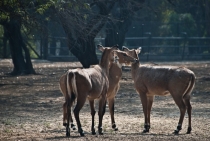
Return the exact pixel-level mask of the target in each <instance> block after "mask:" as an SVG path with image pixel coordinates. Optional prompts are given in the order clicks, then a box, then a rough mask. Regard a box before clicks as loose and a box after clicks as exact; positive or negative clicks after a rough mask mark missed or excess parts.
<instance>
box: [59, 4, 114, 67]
mask: <svg viewBox="0 0 210 141" xmlns="http://www.w3.org/2000/svg"><path fill="white" fill-rule="evenodd" d="M114 4H115V1H110V0H98V1H89V3H85V1H83V0H81V1H79V2H78V1H76V2H74V1H71V2H68V3H67V2H66V3H63V4H62V5H60V4H59V5H60V7H56V11H57V12H58V16H59V19H60V21H61V24H62V26H63V28H64V31H65V32H66V35H67V38H68V47H69V50H70V51H71V53H72V54H74V55H75V56H76V57H77V58H78V60H79V61H80V62H81V64H82V65H83V67H84V68H88V67H90V65H92V64H98V59H97V55H96V51H95V43H94V38H95V37H96V35H97V34H98V33H99V31H100V30H101V29H102V28H103V26H104V25H105V23H106V22H107V19H108V18H109V16H108V15H109V13H110V11H111V9H112V8H113V6H114Z"/></svg>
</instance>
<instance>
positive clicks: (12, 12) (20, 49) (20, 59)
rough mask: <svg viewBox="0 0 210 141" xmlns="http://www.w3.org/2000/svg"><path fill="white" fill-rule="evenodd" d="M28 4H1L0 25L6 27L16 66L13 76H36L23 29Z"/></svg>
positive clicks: (18, 1) (16, 1) (6, 36)
mask: <svg viewBox="0 0 210 141" xmlns="http://www.w3.org/2000/svg"><path fill="white" fill-rule="evenodd" d="M26 5H29V3H28V2H24V1H21V0H13V1H7V0H2V1H1V2H0V24H1V25H2V26H3V27H4V39H5V41H7V40H8V41H9V46H10V51H11V57H12V61H13V64H14V68H13V71H12V72H11V74H13V75H19V74H35V71H34V69H33V66H32V63H31V58H30V54H29V50H28V48H27V47H26V44H25V42H24V40H23V37H22V33H21V27H22V23H23V20H24V18H27V16H26V11H25V6H26Z"/></svg>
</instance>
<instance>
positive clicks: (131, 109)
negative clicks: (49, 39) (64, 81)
mask: <svg viewBox="0 0 210 141" xmlns="http://www.w3.org/2000/svg"><path fill="white" fill-rule="evenodd" d="M8 63H11V62H7V63H1V61H0V66H1V68H0V70H1V73H0V80H1V81H0V89H1V91H0V97H1V98H0V103H1V107H0V117H1V118H0V136H1V138H3V139H9V140H16V139H20V140H22V139H28V140H30V139H35V140H43V139H44V140H69V139H67V138H65V127H64V126H63V121H62V120H63V115H62V114H63V113H62V105H63V103H64V97H63V95H62V93H61V92H60V90H59V83H58V82H59V79H60V76H61V75H62V74H63V73H65V72H66V71H67V70H68V69H70V68H76V67H77V65H79V63H78V62H75V63H66V62H56V63H54V62H53V63H52V62H41V63H38V62H34V66H35V70H36V72H37V73H38V75H23V76H15V77H13V76H9V75H7V74H6V72H7V71H8V70H12V66H11V65H9V67H7V64H8ZM169 64H171V63H169ZM180 64H184V63H183V62H182V63H180ZM176 65H178V63H176ZM186 66H189V68H190V69H192V70H193V71H194V72H195V74H196V77H197V79H196V84H195V89H194V90H193V92H192V98H191V104H192V128H193V130H192V134H191V135H186V134H185V132H186V129H187V125H188V122H187V120H188V115H187V113H186V114H185V119H184V123H183V127H182V129H183V130H181V131H180V136H174V135H172V134H171V133H172V132H173V131H174V129H175V128H176V126H177V121H178V119H179V109H178V107H177V106H176V104H175V102H174V101H173V98H172V97H171V96H156V97H155V99H154V103H153V107H152V111H151V132H150V133H148V134H142V133H141V132H142V130H143V125H144V117H143V110H142V105H141V100H140V98H139V95H138V94H137V93H136V91H135V90H134V86H133V81H132V79H131V75H130V71H123V76H122V80H121V81H120V85H121V87H120V89H119V91H118V94H117V96H116V99H115V121H116V125H117V127H118V128H119V131H113V130H112V128H111V119H110V114H109V109H108V106H106V113H105V115H104V118H103V130H104V133H105V134H104V135H102V136H99V135H98V133H97V135H95V136H93V135H91V114H90V106H89V103H88V101H86V103H85V105H84V106H83V108H82V110H81V112H80V120H81V123H82V127H83V129H84V131H85V133H86V138H87V140H98V139H99V140H104V139H105V140H106V139H110V140H119V139H122V140H123V139H128V140H132V139H134V138H135V139H140V138H141V139H156V138H159V139H162V138H163V139H174V138H175V139H177V140H183V139H194V140H198V139H207V138H210V136H209V132H210V119H209V116H210V108H209V107H210V103H209V95H210V93H209V92H210V89H209V86H210V81H209V79H208V77H209V72H210V67H205V66H206V62H200V63H195V64H193V62H189V63H186ZM207 66H209V65H208V64H207ZM79 67H80V65H79ZM201 70H202V72H200V71H201ZM95 105H96V108H95V109H96V111H98V101H97V100H96V102H95ZM73 117H74V116H73ZM73 119H74V118H73ZM74 123H75V119H74ZM97 126H98V114H97V113H96V115H95V129H96V131H98V130H97ZM70 139H75V140H81V138H80V136H79V134H78V132H77V130H76V131H72V130H71V137H70Z"/></svg>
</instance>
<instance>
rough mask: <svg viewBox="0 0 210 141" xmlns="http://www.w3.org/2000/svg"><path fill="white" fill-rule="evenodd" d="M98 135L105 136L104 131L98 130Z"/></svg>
mask: <svg viewBox="0 0 210 141" xmlns="http://www.w3.org/2000/svg"><path fill="white" fill-rule="evenodd" d="M98 133H99V135H103V134H104V133H103V131H102V127H99V128H98Z"/></svg>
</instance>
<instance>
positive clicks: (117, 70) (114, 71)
mask: <svg viewBox="0 0 210 141" xmlns="http://www.w3.org/2000/svg"><path fill="white" fill-rule="evenodd" d="M103 50H105V47H104V48H103ZM103 50H101V51H103ZM115 52H116V55H117V56H118V60H117V62H112V63H111V65H110V69H109V76H108V79H109V89H108V92H107V101H108V106H109V112H110V115H111V125H112V128H113V129H114V130H115V131H117V130H118V128H117V126H116V123H115V119H114V102H115V96H116V94H117V92H118V90H119V88H120V84H119V81H120V79H121V77H122V69H121V64H123V63H127V62H134V61H136V60H137V59H135V58H133V57H131V56H129V55H128V54H126V53H125V52H123V51H120V50H117V51H115Z"/></svg>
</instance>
